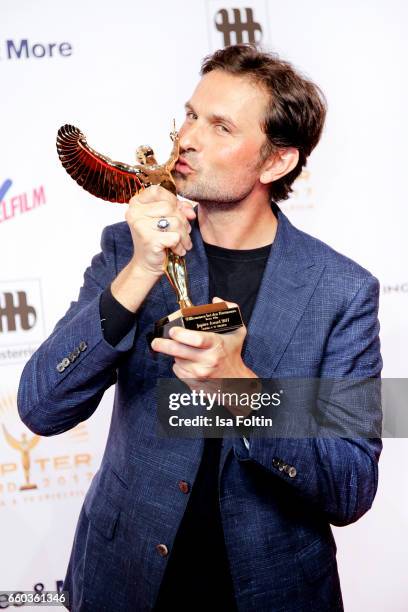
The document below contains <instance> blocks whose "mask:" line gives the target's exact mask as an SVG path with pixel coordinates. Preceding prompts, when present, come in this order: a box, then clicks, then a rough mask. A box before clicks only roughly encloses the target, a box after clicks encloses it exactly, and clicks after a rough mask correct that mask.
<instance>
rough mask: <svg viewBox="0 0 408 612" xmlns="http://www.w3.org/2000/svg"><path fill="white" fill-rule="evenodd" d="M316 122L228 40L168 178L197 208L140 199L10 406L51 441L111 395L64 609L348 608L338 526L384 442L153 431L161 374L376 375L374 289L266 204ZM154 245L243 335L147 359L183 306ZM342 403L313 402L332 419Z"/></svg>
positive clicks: (365, 496) (256, 60) (295, 80)
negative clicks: (237, 322)
mask: <svg viewBox="0 0 408 612" xmlns="http://www.w3.org/2000/svg"><path fill="white" fill-rule="evenodd" d="M325 112H326V110H325V103H324V99H323V96H322V94H321V93H320V91H319V90H318V88H317V87H316V86H315V85H314V84H313V83H311V82H310V81H309V80H307V79H306V78H304V77H303V76H301V75H300V74H298V73H297V72H296V71H295V70H294V69H293V68H292V66H291V65H290V64H288V63H287V62H283V61H281V60H280V59H279V58H277V57H275V56H272V55H268V54H263V53H260V52H258V51H257V50H256V49H254V48H253V47H251V46H247V45H236V46H231V47H228V48H226V49H224V50H220V51H217V52H216V53H215V54H214V55H213V56H212V57H210V58H207V59H206V60H205V61H204V64H203V66H202V79H201V81H200V82H199V84H198V86H197V88H196V90H195V91H194V93H193V95H192V97H191V99H190V100H189V101H188V103H187V104H186V118H185V121H184V123H183V126H182V128H181V130H180V145H181V155H180V158H179V161H178V163H177V165H176V168H175V174H174V177H175V180H176V185H177V189H178V193H179V194H181V195H183V196H185V197H187V198H189V199H191V200H195V201H196V202H198V206H197V209H196V211H197V212H195V211H194V209H193V208H192V207H191V206H190V205H187V204H185V203H184V204H183V203H180V202H179V201H178V200H177V198H176V197H175V196H173V195H172V194H170V193H169V192H167V191H165V190H164V189H163V188H161V187H151V188H149V189H147V190H145V191H144V192H143V193H141V194H140V195H137V196H135V197H133V198H132V199H131V201H130V203H129V207H128V210H127V213H126V221H127V223H120V224H116V225H114V226H111V227H108V228H106V229H105V231H104V234H103V237H102V253H101V254H99V255H97V256H96V257H95V258H94V259H93V261H92V265H91V266H90V268H88V269H87V271H86V272H85V281H84V285H83V287H82V289H81V291H80V295H79V298H78V301H77V302H76V303H73V304H72V305H71V308H70V309H69V310H68V312H67V314H66V315H65V317H64V318H63V319H62V320H61V321H60V322H59V323H58V324H57V326H56V328H55V330H54V332H53V333H52V335H51V336H50V338H49V339H48V340H47V341H46V342H44V344H43V345H42V346H41V347H40V348H39V350H38V351H37V352H36V354H35V355H34V356H33V357H32V358H31V360H30V361H29V362H28V364H27V366H26V368H25V370H24V373H23V376H22V380H21V385H20V390H19V410H20V415H21V418H22V419H23V421H24V422H25V423H26V425H27V426H28V427H29V428H30V429H31V430H32V431H34V432H37V433H40V434H42V435H53V434H57V433H60V432H62V431H65V430H67V429H69V428H71V427H74V426H75V425H76V424H77V423H79V422H80V421H83V420H85V419H86V418H88V417H89V416H90V415H91V414H92V413H93V412H94V410H95V409H96V407H97V405H98V403H99V401H100V399H101V397H102V395H103V393H104V391H105V390H106V389H107V388H108V387H109V386H110V385H112V384H114V383H115V382H116V384H117V387H116V395H115V404H114V409H113V415H112V422H111V427H110V432H109V437H108V441H107V445H106V450H105V453H104V457H103V460H102V465H101V468H100V470H99V471H98V473H97V475H96V476H95V478H94V479H93V482H92V484H91V487H90V490H89V491H88V494H87V496H86V499H85V502H84V506H83V508H82V511H81V515H80V517H79V523H78V527H77V531H76V535H75V541H74V546H73V550H72V554H71V559H70V564H69V568H68V573H67V577H66V581H65V588H67V589H68V590H69V592H70V597H71V604H70V606H71V609H72V610H75V611H76V612H77V611H88V610H89V611H91V610H92V611H95V610H98V612H99V611H103V610H106V611H115V612H125V611H131V610H132V611H139V610H152V609H154V610H156V611H158V610H160V611H161V610H169V609H173V608H174V609H177V610H208V609H210V608H211V609H214V610H222V611H230V610H231V611H232V610H240V611H245V612H246V611H248V610H257V611H258V610H263V611H278V610H279V611H280V610H282V611H283V610H285V612H288V611H289V612H290V611H293V612H295V611H296V612H300V611H305V612H306V611H310V610H316V611H317V610H318V611H323V610H327V611H329V610H330V611H334V610H342V609H343V607H342V598H341V592H340V585H339V578H338V573H337V566H336V557H335V552H336V546H335V542H334V539H333V536H332V533H331V529H330V523H333V524H335V525H347V524H349V523H352V522H353V521H356V520H357V519H358V518H359V517H360V516H362V515H363V514H364V513H365V512H366V511H367V510H368V509H369V508H370V506H371V504H372V502H373V499H374V496H375V492H376V488H377V462H378V458H379V455H380V451H381V441H380V440H378V439H370V438H369V437H367V438H364V437H360V438H358V439H352V438H344V437H342V438H341V437H337V438H336V437H327V438H321V437H299V438H293V437H292V438H289V437H288V438H287V439H283V438H276V437H275V438H273V437H269V438H268V437H255V436H254V437H251V436H250V435H249V436H246V437H245V438H243V437H238V438H234V439H228V438H225V439H219V440H218V439H215V440H214V439H208V440H205V441H204V440H202V439H182V438H174V437H172V438H168V439H167V438H160V437H158V436H157V433H156V432H157V413H156V399H155V397H156V396H155V393H156V383H157V380H158V378H162V377H172V376H173V377H177V378H180V379H182V380H188V379H198V380H201V381H204V382H211V380H213V379H226V378H227V379H229V378H231V379H232V378H235V379H239V378H248V379H250V378H257V377H263V378H272V377H275V376H276V377H281V378H286V377H303V378H305V379H306V378H313V377H321V378H325V379H328V378H330V377H333V378H342V377H350V378H353V379H355V378H356V379H360V378H363V379H366V378H371V377H378V376H379V375H380V371H381V367H382V362H381V356H380V352H379V339H378V329H379V326H378V320H377V309H378V293H379V291H378V281H377V280H376V279H375V278H374V277H373V276H372V275H371V274H370V273H369V272H367V271H366V270H364V269H363V268H361V267H360V266H359V265H357V264H356V263H354V262H352V261H351V260H349V259H347V258H346V257H344V256H342V255H340V254H338V253H336V252H335V251H333V250H332V249H330V247H328V246H327V245H325V244H323V243H322V242H320V241H318V240H316V239H314V238H312V237H310V236H308V235H306V234H304V233H303V232H301V231H299V230H297V229H296V228H294V227H293V226H292V225H291V224H290V222H289V221H288V219H287V218H286V217H285V215H283V213H282V212H281V211H280V209H279V208H278V206H277V205H276V201H279V200H283V199H285V198H287V197H288V195H289V193H290V192H291V184H292V183H293V181H294V179H295V178H296V177H297V176H298V175H299V174H300V172H301V170H302V167H303V166H304V165H305V163H306V159H307V157H308V155H309V154H310V153H311V151H312V150H313V148H314V147H315V145H316V144H317V142H318V141H319V138H320V135H321V132H322V129H323V124H324V119H325ZM271 202H272V204H271ZM163 219H165V220H167V222H168V223H164V225H165V226H167V231H160V228H161V227H163ZM159 221H161V223H159V225H158V222H159ZM165 248H170V249H172V250H173V252H174V253H177V254H179V255H185V254H186V259H187V267H188V270H189V275H190V281H191V282H190V290H191V297H192V300H193V302H194V303H195V304H203V303H207V302H208V301H209V300H211V299H215V300H217V299H224V300H227V301H229V303H239V305H240V307H241V311H242V314H243V318H244V322H245V327H243V328H241V329H238V330H236V331H234V332H231V333H228V334H214V333H209V332H195V331H191V330H184V329H182V328H174V329H173V330H172V332H171V338H170V339H155V340H154V341H153V343H152V346H151V347H150V346H148V344H147V342H146V334H147V333H148V332H150V331H151V330H152V327H153V324H154V322H155V321H156V320H158V319H160V318H161V317H163V316H165V315H167V314H168V313H170V312H173V311H174V310H176V309H177V303H176V300H175V294H174V292H173V290H172V288H171V287H170V285H169V283H168V281H167V280H166V278H164V277H163V262H164V252H165ZM65 356H68V359H67V360H65V361H63V358H64V357H65ZM61 364H62V366H61ZM319 406H320V408H321V402H320V404H319V405H318V409H319ZM353 409H354V406H353V405H349V404H347V402H346V404H345V405H342V403H341V402H340V401H339V402H338V403H335V402H334V401H333V402H330V401H327V402H326V404H325V406H324V411H325V417H327V418H330V419H331V420H332V421H333V422H334V423H336V422H337V420H338V421H339V422H340V420H341V416H340V413H341V412H342V411H343V412H344V413H347V414H351V413H352V412H353ZM328 415H329V416H328ZM365 418H366V419H369V418H370V417H368V416H366V417H365ZM372 419H373V420H375V419H378V414H374V415H373V417H372Z"/></svg>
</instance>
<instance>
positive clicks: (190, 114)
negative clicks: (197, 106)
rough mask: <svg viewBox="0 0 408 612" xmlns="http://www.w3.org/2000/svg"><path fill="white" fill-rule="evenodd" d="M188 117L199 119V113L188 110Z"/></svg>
mask: <svg viewBox="0 0 408 612" xmlns="http://www.w3.org/2000/svg"><path fill="white" fill-rule="evenodd" d="M186 117H188V118H189V119H197V115H196V114H195V113H193V111H187V112H186Z"/></svg>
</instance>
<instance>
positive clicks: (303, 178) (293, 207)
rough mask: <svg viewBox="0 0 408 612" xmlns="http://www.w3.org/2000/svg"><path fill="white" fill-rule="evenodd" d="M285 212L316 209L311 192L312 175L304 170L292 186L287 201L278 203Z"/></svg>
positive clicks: (312, 192)
mask: <svg viewBox="0 0 408 612" xmlns="http://www.w3.org/2000/svg"><path fill="white" fill-rule="evenodd" d="M279 206H280V207H281V208H282V209H283V210H284V211H285V212H288V211H307V210H310V209H313V208H315V207H316V202H315V195H314V191H313V183H312V174H311V172H310V170H306V169H305V168H304V169H303V170H302V172H301V173H300V174H299V176H298V178H297V179H296V180H295V181H294V182H293V184H292V193H291V194H290V197H289V199H288V200H284V201H283V202H279Z"/></svg>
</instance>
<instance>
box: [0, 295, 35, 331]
mask: <svg viewBox="0 0 408 612" xmlns="http://www.w3.org/2000/svg"><path fill="white" fill-rule="evenodd" d="M16 296H17V301H15V299H14V298H15V296H14V294H13V293H9V292H8V291H7V292H6V291H5V292H4V293H3V298H4V300H1V301H0V333H3V332H5V331H9V332H11V331H16V330H17V320H18V319H20V325H21V329H23V330H25V331H26V330H29V329H32V328H33V327H34V325H35V323H36V321H37V312H36V310H35V308H34V307H33V306H29V305H28V303H27V294H26V293H25V291H17V292H16ZM4 323H5V324H6V326H7V329H5V327H6V326H5V325H4Z"/></svg>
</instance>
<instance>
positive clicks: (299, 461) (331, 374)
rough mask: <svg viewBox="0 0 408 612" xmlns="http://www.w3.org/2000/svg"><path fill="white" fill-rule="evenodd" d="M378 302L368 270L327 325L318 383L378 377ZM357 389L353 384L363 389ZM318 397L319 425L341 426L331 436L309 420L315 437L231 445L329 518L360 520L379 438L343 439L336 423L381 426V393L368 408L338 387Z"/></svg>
mask: <svg viewBox="0 0 408 612" xmlns="http://www.w3.org/2000/svg"><path fill="white" fill-rule="evenodd" d="M378 301H379V283H378V281H377V279H376V278H374V277H372V276H370V277H369V278H368V279H367V280H366V281H365V282H364V283H363V285H362V286H361V288H360V289H359V291H357V293H356V294H355V295H354V297H353V299H352V300H351V302H350V303H349V305H348V307H347V308H346V309H345V311H344V312H343V314H342V316H341V317H339V318H338V320H337V322H336V324H335V326H334V327H333V329H332V332H331V334H330V336H329V339H328V341H327V346H326V351H325V355H324V358H323V362H322V368H321V379H322V380H321V386H323V387H325V381H324V380H323V379H326V380H327V379H329V378H332V379H337V380H338V381H339V388H340V389H342V386H341V385H342V384H343V385H344V383H345V382H347V381H352V380H356V379H357V380H358V379H359V380H367V379H371V382H373V381H372V379H373V378H374V379H377V381H378V382H379V383H380V379H379V377H380V372H381V369H382V359H381V354H380V341H379V335H378V334H379V322H378V318H377V315H378ZM354 387H355V386H354ZM364 388H365V387H364V386H361V387H360V389H362V390H363V392H364ZM378 388H379V387H378ZM350 389H353V385H350ZM369 389H372V387H371V386H369ZM322 395H323V394H319V396H318V397H319V399H318V401H317V406H315V410H316V414H317V415H318V414H319V411H320V415H323V419H324V420H325V422H326V425H327V424H328V425H331V426H332V428H331V429H332V431H335V430H337V431H340V433H339V434H338V435H333V434H332V435H330V436H325V435H324V433H323V434H322V433H321V432H319V428H318V426H316V429H315V435H313V436H309V437H301V438H300V437H299V438H296V437H292V438H290V437H286V436H285V438H283V437H276V438H271V437H269V438H265V437H262V438H261V437H255V436H254V437H251V439H250V440H249V444H248V442H247V444H244V442H243V440H242V439H236V440H234V451H235V454H236V456H237V458H238V459H239V460H240V461H254V462H256V463H257V464H260V465H261V466H262V468H264V469H266V470H267V471H268V472H269V473H273V474H275V475H276V477H277V478H280V479H281V480H284V481H286V483H287V484H288V486H290V487H291V488H293V489H294V490H296V492H297V494H298V495H299V496H300V497H301V498H303V499H304V500H308V501H309V502H310V504H311V507H314V509H315V511H316V512H318V513H323V514H324V515H325V516H326V518H327V519H328V521H329V522H331V523H333V524H334V525H339V526H341V525H347V524H349V523H353V522H354V521H356V520H357V519H359V518H360V517H361V516H362V515H363V514H364V513H365V512H367V510H368V509H369V508H370V507H371V505H372V503H373V500H374V497H375V494H376V491H377V484H378V459H379V456H380V453H381V449H382V442H381V438H380V437H371V436H370V435H369V434H367V435H364V436H363V435H361V436H360V435H358V434H357V435H356V436H355V437H354V436H353V437H348V436H347V435H346V436H345V437H343V434H342V433H341V432H342V429H343V427H342V421H344V419H345V415H347V418H348V419H350V416H352V420H351V422H352V424H353V425H352V428H353V430H354V431H358V430H359V431H364V432H372V431H375V432H380V431H381V421H382V413H381V397H380V394H377V399H378V395H379V400H378V402H376V403H374V405H373V404H370V405H369V406H368V410H367V409H366V408H367V406H365V407H364V403H363V404H362V403H361V402H355V394H354V392H353V391H352V392H350V393H349V394H347V393H343V392H340V393H338V394H337V395H336V394H334V396H332V398H331V397H330V396H327V397H325V398H324V399H321V397H322ZM374 395H375V394H374ZM360 399H361V395H360ZM362 407H364V408H362ZM329 421H331V423H329ZM359 421H360V423H359ZM349 422H350V421H349ZM359 424H360V428H358V425H359ZM326 431H327V430H326ZM349 431H350V428H349ZM288 434H289V435H290V432H288ZM377 435H381V434H380V433H377Z"/></svg>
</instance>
